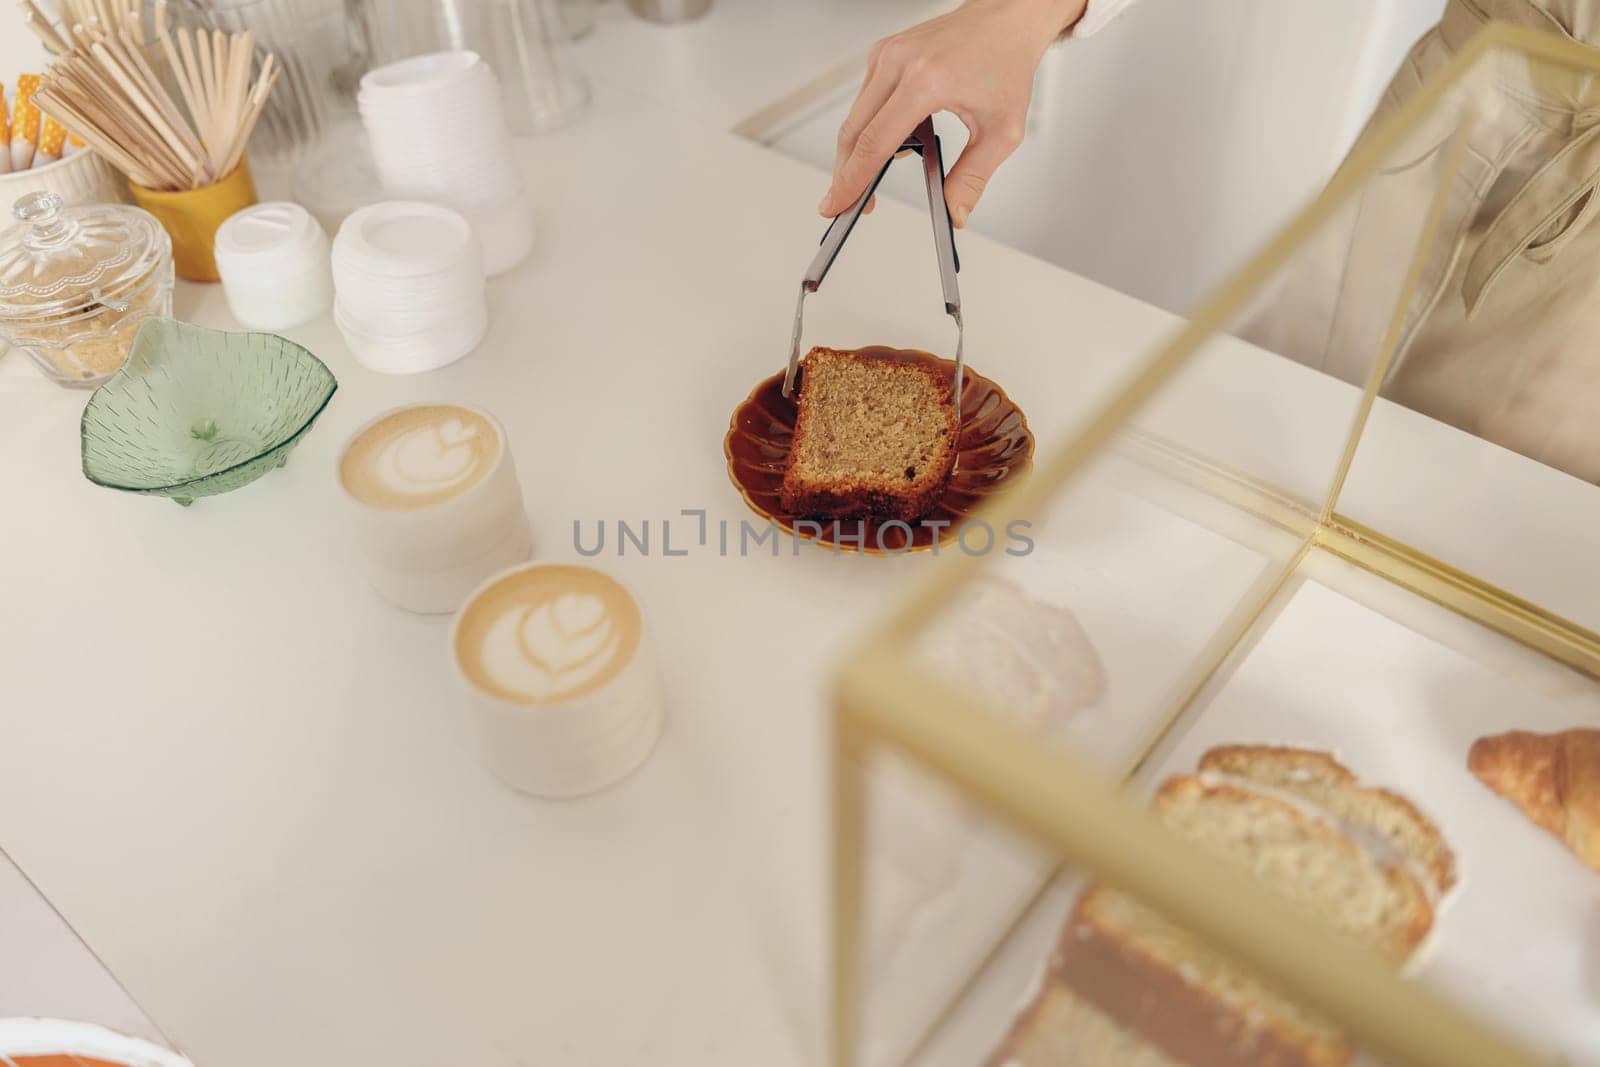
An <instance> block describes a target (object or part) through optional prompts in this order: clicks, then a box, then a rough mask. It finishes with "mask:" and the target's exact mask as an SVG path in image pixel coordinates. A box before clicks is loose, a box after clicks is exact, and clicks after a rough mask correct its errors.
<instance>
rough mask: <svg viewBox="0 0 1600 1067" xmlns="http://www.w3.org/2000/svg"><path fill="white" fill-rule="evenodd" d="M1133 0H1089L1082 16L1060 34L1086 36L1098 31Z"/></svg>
mask: <svg viewBox="0 0 1600 1067" xmlns="http://www.w3.org/2000/svg"><path fill="white" fill-rule="evenodd" d="M1134 2H1135V0H1089V6H1088V7H1086V8H1084V11H1083V17H1082V18H1080V19H1079V20H1078V21H1077V22H1075V23H1073V24H1072V28H1071V29H1069V30H1067V32H1066V33H1064V34H1062V36H1063V37H1088V36H1090V35H1091V34H1095V33H1099V32H1100V31H1101V30H1102V29H1104V28H1105V27H1106V26H1107V25H1109V24H1110V22H1111V20H1112V19H1114V18H1116V17H1117V16H1118V15H1120V14H1122V12H1123V11H1125V10H1126V9H1128V8H1130V7H1132V6H1133V5H1134Z"/></svg>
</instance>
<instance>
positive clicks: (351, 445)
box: [335, 403, 533, 614]
mask: <svg viewBox="0 0 1600 1067" xmlns="http://www.w3.org/2000/svg"><path fill="white" fill-rule="evenodd" d="M335 475H336V478H337V481H338V483H339V489H340V492H341V494H342V495H343V497H344V500H345V510H346V512H347V514H348V516H349V521H350V524H351V526H352V527H353V529H354V532H355V541H356V548H357V551H358V554H359V556H360V563H361V570H362V572H363V573H364V574H365V575H366V577H367V580H368V582H370V583H371V585H372V587H373V588H374V589H375V590H377V592H378V593H379V595H381V596H382V597H383V598H384V599H386V600H388V601H390V602H391V603H394V604H397V605H399V606H400V607H402V608H405V609H407V610H409V611H415V612H421V613H427V614H438V613H443V612H450V611H455V610H456V609H457V608H459V607H460V606H461V603H462V601H463V600H465V599H466V596H467V594H468V593H469V592H471V590H472V589H473V588H474V587H475V586H477V585H478V584H479V583H480V582H482V581H483V579H484V578H485V577H487V576H488V575H490V574H493V573H495V572H497V571H500V570H502V569H503V568H505V567H508V566H511V565H512V564H515V563H520V562H522V561H524V560H526V559H527V558H528V557H529V556H530V555H531V554H532V552H533V535H532V532H531V530H530V529H529V526H528V517H527V514H526V513H525V512H524V511H523V501H522V489H521V486H520V485H519V484H518V482H517V471H516V464H515V462H514V461H513V460H512V457H511V450H510V448H509V447H508V445H507V441H506V434H505V428H504V427H503V426H502V425H501V424H500V421H499V420H498V419H496V418H495V417H494V416H493V415H491V414H490V413H489V412H487V411H485V410H483V409H482V408H478V407H473V406H471V405H466V404H451V403H421V404H408V405H406V406H403V407H399V408H394V409H392V410H390V411H385V412H383V413H382V414H380V415H378V416H376V417H374V418H373V419H371V420H369V421H368V422H366V423H365V424H363V425H362V426H361V427H360V428H359V429H357V430H356V432H355V433H354V434H352V435H351V436H350V438H349V440H348V441H346V443H345V445H344V447H343V448H342V449H341V450H340V452H339V458H338V462H337V465H336V468H335Z"/></svg>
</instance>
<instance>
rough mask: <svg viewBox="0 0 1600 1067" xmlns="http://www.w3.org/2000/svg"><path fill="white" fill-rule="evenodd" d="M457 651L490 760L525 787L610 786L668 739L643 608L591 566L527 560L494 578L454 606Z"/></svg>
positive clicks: (563, 793) (561, 790)
mask: <svg viewBox="0 0 1600 1067" xmlns="http://www.w3.org/2000/svg"><path fill="white" fill-rule="evenodd" d="M450 651H451V658H452V659H453V660H454V662H455V666H456V673H457V675H458V676H459V678H460V680H461V685H462V687H463V690H464V693H465V701H466V706H467V710H468V714H469V716H470V717H471V720H472V725H473V732H474V734H475V735H476V736H477V741H478V745H479V749H480V751H481V752H482V754H483V759H484V762H485V763H486V764H488V766H489V769H490V770H491V771H492V772H493V773H494V774H495V776H496V777H498V778H499V779H500V780H501V781H503V782H505V783H506V784H507V785H509V786H511V787H512V788H514V789H517V790H519V791H521V792H524V793H531V794H534V795H536V796H544V797H574V796H581V795H582V794H585V793H592V792H595V791H596V790H599V789H604V788H605V787H606V786H608V785H611V784H613V783H615V782H617V781H620V780H621V779H623V778H625V777H627V776H628V775H629V774H631V773H632V772H633V771H634V770H636V769H637V768H638V767H639V766H640V765H641V764H642V763H643V762H644V761H645V758H646V757H647V756H649V754H650V750H651V749H652V748H654V747H655V743H656V739H657V738H658V737H660V735H661V724H662V719H663V699H662V691H661V670H660V666H659V664H658V662H657V659H656V652H655V647H654V644H653V642H652V641H651V638H650V633H649V631H648V630H647V629H646V627H645V621H644V615H643V613H642V612H641V611H640V609H639V603H638V601H637V600H635V599H634V596H633V594H632V593H630V592H629V591H628V589H627V588H626V587H625V586H623V585H622V584H621V583H620V582H618V581H617V580H616V579H614V578H612V577H610V576H609V575H607V574H605V573H604V572H602V571H598V570H595V569H594V568H592V567H584V566H578V565H576V564H564V563H529V564H525V565H523V566H520V567H513V568H512V569H510V570H507V571H503V572H501V573H500V574H497V575H495V576H494V577H493V578H490V579H489V580H488V581H486V582H484V583H483V584H482V585H480V586H479V587H478V588H477V590H476V591H474V592H473V594H472V595H471V596H470V597H469V598H468V599H467V602H466V603H465V604H464V605H463V606H462V608H461V611H460V612H459V613H457V615H456V619H455V624H454V625H453V626H452V627H451V630H450Z"/></svg>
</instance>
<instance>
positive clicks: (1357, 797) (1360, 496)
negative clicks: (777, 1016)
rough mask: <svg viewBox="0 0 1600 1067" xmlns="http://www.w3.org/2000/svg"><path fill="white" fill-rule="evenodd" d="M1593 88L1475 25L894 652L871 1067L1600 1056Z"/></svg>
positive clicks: (838, 1003)
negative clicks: (1589, 439)
mask: <svg viewBox="0 0 1600 1067" xmlns="http://www.w3.org/2000/svg"><path fill="white" fill-rule="evenodd" d="M1460 7H1462V8H1463V9H1465V8H1466V7H1467V5H1460ZM1597 73H1600V52H1596V51H1594V50H1591V49H1588V48H1585V47H1583V46H1581V45H1578V44H1576V43H1574V42H1571V41H1567V40H1562V39H1560V38H1556V37H1551V36H1547V35H1543V34H1541V33H1538V32H1534V31H1532V30H1529V29H1526V28H1522V27H1513V26H1508V25H1503V24H1498V23H1490V24H1486V25H1482V26H1480V25H1466V24H1463V23H1462V21H1461V19H1460V18H1457V19H1456V20H1455V22H1454V23H1452V21H1451V17H1450V16H1447V17H1446V20H1445V25H1444V26H1443V27H1441V29H1440V30H1437V31H1434V33H1433V34H1430V36H1429V37H1428V38H1425V39H1424V41H1423V42H1422V43H1421V44H1420V45H1419V46H1418V49H1417V51H1415V52H1413V55H1412V57H1411V58H1410V59H1409V60H1408V61H1407V66H1406V67H1404V68H1402V73H1401V76H1400V78H1399V79H1397V83H1396V85H1397V87H1398V88H1396V89H1392V90H1391V93H1390V95H1389V96H1388V97H1387V98H1386V100H1385V102H1384V104H1383V105H1382V106H1381V107H1380V110H1379V112H1378V114H1377V116H1376V117H1375V119H1374V121H1373V123H1372V124H1371V125H1370V126H1369V127H1368V129H1367V130H1366V131H1365V132H1364V133H1363V135H1362V136H1361V138H1360V139H1359V141H1358V142H1357V144H1356V146H1355V148H1354V149H1353V150H1352V152H1351V154H1350V156H1349V157H1348V158H1347V159H1346V161H1345V163H1344V164H1343V165H1342V166H1341V168H1340V169H1339V171H1338V173H1337V174H1336V176H1335V177H1334V178H1333V180H1332V181H1331V182H1330V183H1329V185H1328V187H1327V189H1326V190H1325V192H1324V193H1323V194H1322V195H1321V196H1320V197H1318V198H1317V199H1316V200H1315V201H1314V202H1313V203H1312V204H1310V205H1309V206H1308V207H1307V208H1306V209H1305V210H1304V211H1302V212H1301V213H1300V214H1299V215H1298V216H1297V218H1296V219H1295V220H1294V221H1293V222H1292V223H1291V224H1290V225H1289V226H1288V227H1287V228H1286V229H1284V230H1283V231H1282V232H1281V233H1279V234H1278V235H1277V236H1276V237H1275V238H1274V239H1273V240H1271V241H1270V242H1269V243H1268V244H1267V245H1266V246H1265V247H1264V248H1263V249H1262V250H1261V251H1260V252H1259V253H1258V254H1257V255H1256V256H1255V257H1254V258H1253V259H1252V260H1251V261H1250V262H1249V263H1248V265H1247V266H1246V267H1245V268H1244V269H1243V270H1241V271H1240V272H1239V273H1238V274H1237V275H1235V276H1234V277H1233V278H1232V279H1231V280H1230V281H1228V282H1227V283H1226V284H1225V285H1223V286H1222V287H1221V288H1220V289H1219V290H1218V291H1217V292H1216V294H1215V295H1214V296H1213V297H1212V298H1211V299H1210V300H1209V301H1208V302H1207V303H1205V304H1204V306H1202V307H1201V308H1200V310H1199V311H1198V312H1197V313H1196V314H1195V315H1193V316H1192V317H1191V318H1190V319H1188V320H1186V321H1185V322H1184V323H1183V324H1182V325H1181V327H1180V328H1178V329H1177V330H1176V331H1175V332H1174V334H1173V336H1172V337H1171V338H1170V339H1169V340H1168V342H1167V343H1166V344H1165V345H1164V346H1162V347H1161V348H1160V349H1159V350H1158V351H1156V352H1154V353H1153V354H1151V355H1149V356H1148V357H1147V358H1146V359H1145V360H1144V362H1143V363H1142V364H1141V365H1140V367H1139V369H1138V371H1137V373H1135V374H1134V375H1133V376H1132V377H1131V378H1130V379H1129V383H1128V384H1127V385H1126V387H1125V388H1124V389H1123V390H1122V391H1121V392H1120V393H1119V394H1118V395H1116V396H1115V397H1114V398H1113V399H1112V400H1111V402H1110V403H1108V404H1107V405H1105V406H1104V407H1103V408H1102V409H1101V410H1099V411H1098V412H1097V413H1096V414H1095V415H1094V416H1093V417H1092V418H1090V419H1088V420H1087V421H1085V422H1084V423H1083V424H1082V425H1080V426H1079V427H1078V428H1077V430H1076V432H1075V433H1074V434H1073V435H1072V438H1071V440H1070V441H1069V442H1068V443H1067V444H1066V445H1065V446H1064V447H1063V448H1061V449H1060V450H1059V451H1058V452H1057V453H1056V454H1054V455H1051V456H1041V457H1040V459H1039V462H1038V463H1037V466H1036V469H1035V472H1034V474H1033V476H1032V478H1031V480H1030V481H1029V482H1028V483H1027V484H1025V485H1023V486H1021V487H1019V488H1017V489H1015V490H1012V491H1011V492H1009V493H1007V494H1005V495H1003V496H1002V497H1001V498H999V499H998V500H996V501H995V502H994V503H992V504H991V505H990V506H989V507H988V508H987V509H986V510H985V511H984V512H982V513H981V514H982V516H983V518H984V519H985V521H986V522H987V524H988V526H989V527H990V528H991V529H993V530H1006V531H1008V533H1009V534H1010V535H1011V536H1009V537H1006V538H1003V539H1001V540H999V541H997V542H995V543H993V544H992V545H991V546H990V547H991V550H989V551H979V550H978V549H979V548H982V547H984V546H983V545H982V544H981V541H982V539H981V538H974V539H972V541H970V542H967V543H966V546H965V547H963V548H962V549H961V550H959V551H946V552H945V553H944V554H943V555H944V558H942V559H941V560H940V561H939V562H938V564H937V566H936V567H935V569H934V571H933V572H932V573H931V574H930V577H929V578H928V579H927V580H926V581H924V583H923V584H922V585H920V586H919V587H918V588H917V589H916V590H915V591H914V592H913V594H912V595H910V596H909V597H908V598H907V599H906V600H905V601H904V603H902V604H901V605H900V606H899V607H898V609H897V610H896V611H895V612H894V614H893V615H892V616H891V617H890V618H889V619H887V620H886V622H885V623H884V625H883V626H882V627H881V628H879V629H878V630H877V631H876V632H875V636H874V637H873V638H872V639H871V640H870V641H867V642H865V643H864V644H862V645H860V646H858V647H857V649H856V652H855V654H854V656H853V658H852V659H851V661H850V662H849V663H848V665H847V666H846V668H845V669H844V671H843V674H842V676H841V678H840V682H839V690H838V703H837V717H836V731H835V745H836V748H835V761H834V775H835V778H834V783H833V785H834V792H835V816H834V817H835V826H834V832H835V857H834V858H835V869H834V886H835V890H834V891H835V897H834V908H835V910H834V920H835V923H834V972H833V990H832V997H833V1023H834V1025H833V1032H832V1040H833V1062H834V1063H835V1064H841V1065H842V1064H870V1065H873V1067H876V1065H879V1064H900V1063H919V1064H972V1063H991V1064H995V1065H1005V1067H1013V1065H1015V1067H1038V1065H1042V1064H1073V1065H1099V1064H1106V1065H1112V1064H1115V1065H1150V1067H1160V1065H1167V1064H1208V1065H1209V1064H1266V1063H1271V1064H1344V1063H1376V1062H1385V1063H1413V1064H1435V1065H1439V1067H1444V1065H1450V1067H1465V1065H1484V1067H1487V1065H1490V1064H1493V1065H1497V1067H1508V1065H1528V1067H1532V1065H1534V1064H1547V1063H1552V1062H1567V1063H1574V1064H1577V1063H1593V1062H1600V972H1597V971H1596V970H1595V969H1594V963H1593V961H1594V960H1595V959H1596V958H1600V953H1597V949H1600V910H1597V908H1596V904H1595V901H1596V899H1600V898H1597V893H1596V891H1597V890H1600V870H1597V869H1596V866H1600V829H1597V828H1600V685H1597V684H1596V678H1597V677H1600V638H1597V636H1596V634H1595V632H1594V629H1595V628H1596V627H1600V574H1597V573H1596V572H1595V568H1593V567H1592V566H1590V565H1589V564H1588V551H1589V542H1590V540H1591V539H1590V537H1589V531H1591V530H1593V529H1595V528H1596V526H1595V524H1596V522H1597V521H1600V492H1597V491H1596V490H1595V488H1594V486H1593V485H1592V484H1591V481H1592V479H1593V475H1592V474H1590V473H1589V471H1588V466H1587V465H1588V462H1589V457H1588V456H1587V454H1586V453H1585V448H1584V444H1583V441H1582V437H1583V435H1581V434H1578V433H1576V432H1573V431H1574V430H1575V428H1576V427H1577V426H1578V425H1579V424H1580V423H1582V424H1584V425H1587V424H1589V423H1592V417H1591V416H1590V414H1589V413H1591V412H1592V411H1593V410H1594V403H1595V401H1596V400H1597V399H1600V381H1597V382H1596V383H1595V384H1596V386H1597V388H1595V389H1588V390H1586V389H1585V388H1584V376H1583V372H1582V370H1581V360H1580V359H1577V358H1575V357H1574V356H1573V353H1574V352H1575V351H1579V350H1581V349H1582V348H1583V347H1584V346H1585V345H1587V346H1589V347H1593V345H1592V341H1591V340H1590V338H1591V337H1592V335H1591V334H1588V333H1587V332H1586V323H1585V319H1584V316H1585V315H1587V314H1589V313H1590V312H1589V311H1588V307H1589V306H1591V305H1594V304H1595V301H1594V300H1593V299H1592V297H1588V296H1587V294H1588V290H1589V289H1590V288H1592V285H1593V283H1592V281H1590V280H1589V279H1592V278H1593V277H1595V276H1597V275H1596V273H1595V271H1594V269H1593V267H1594V264H1593V263H1592V262H1591V260H1592V259H1594V258H1597V257H1600V234H1597V232H1596V231H1595V230H1594V229H1592V228H1591V227H1589V221H1590V218H1589V216H1590V213H1591V207H1590V205H1591V200H1592V199H1600V198H1593V197H1591V194H1592V193H1593V191H1594V182H1595V180H1596V175H1597V174H1600V168H1597V167H1595V166H1593V165H1592V164H1591V163H1590V162H1588V160H1589V157H1590V154H1591V153H1592V152H1593V151H1594V148H1593V145H1594V144H1596V143H1600V134H1597V135H1596V136H1594V137H1591V133H1592V132H1593V131H1595V130H1597V129H1600V125H1597V120H1600V111H1596V110H1595V107H1596V104H1600V90H1597V88H1596V74H1597ZM1407 78H1412V79H1414V84H1405V79H1407ZM1594 206H1595V207H1600V203H1597V204H1595V205H1594ZM1062 343H1063V344H1067V343H1070V341H1069V340H1066V339H1064V340H1063V342H1062ZM1120 355H1122V354H1120V353H1108V354H1107V358H1115V357H1117V356H1120ZM1286 357H1287V358H1286ZM1575 368H1577V369H1575ZM1535 370H1537V371H1538V372H1539V374H1537V375H1535V374H1533V371H1535ZM1463 396H1469V397H1473V398H1476V399H1475V401H1474V402H1473V403H1471V404H1467V403H1465V402H1464V401H1462V400H1461V398H1462V397H1463ZM1017 399H1018V400H1019V402H1020V403H1021V404H1022V405H1023V406H1024V407H1026V406H1027V399H1028V398H1027V397H1025V396H1024V397H1018V398H1017ZM968 548H970V549H971V550H970V551H969V550H968Z"/></svg>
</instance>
